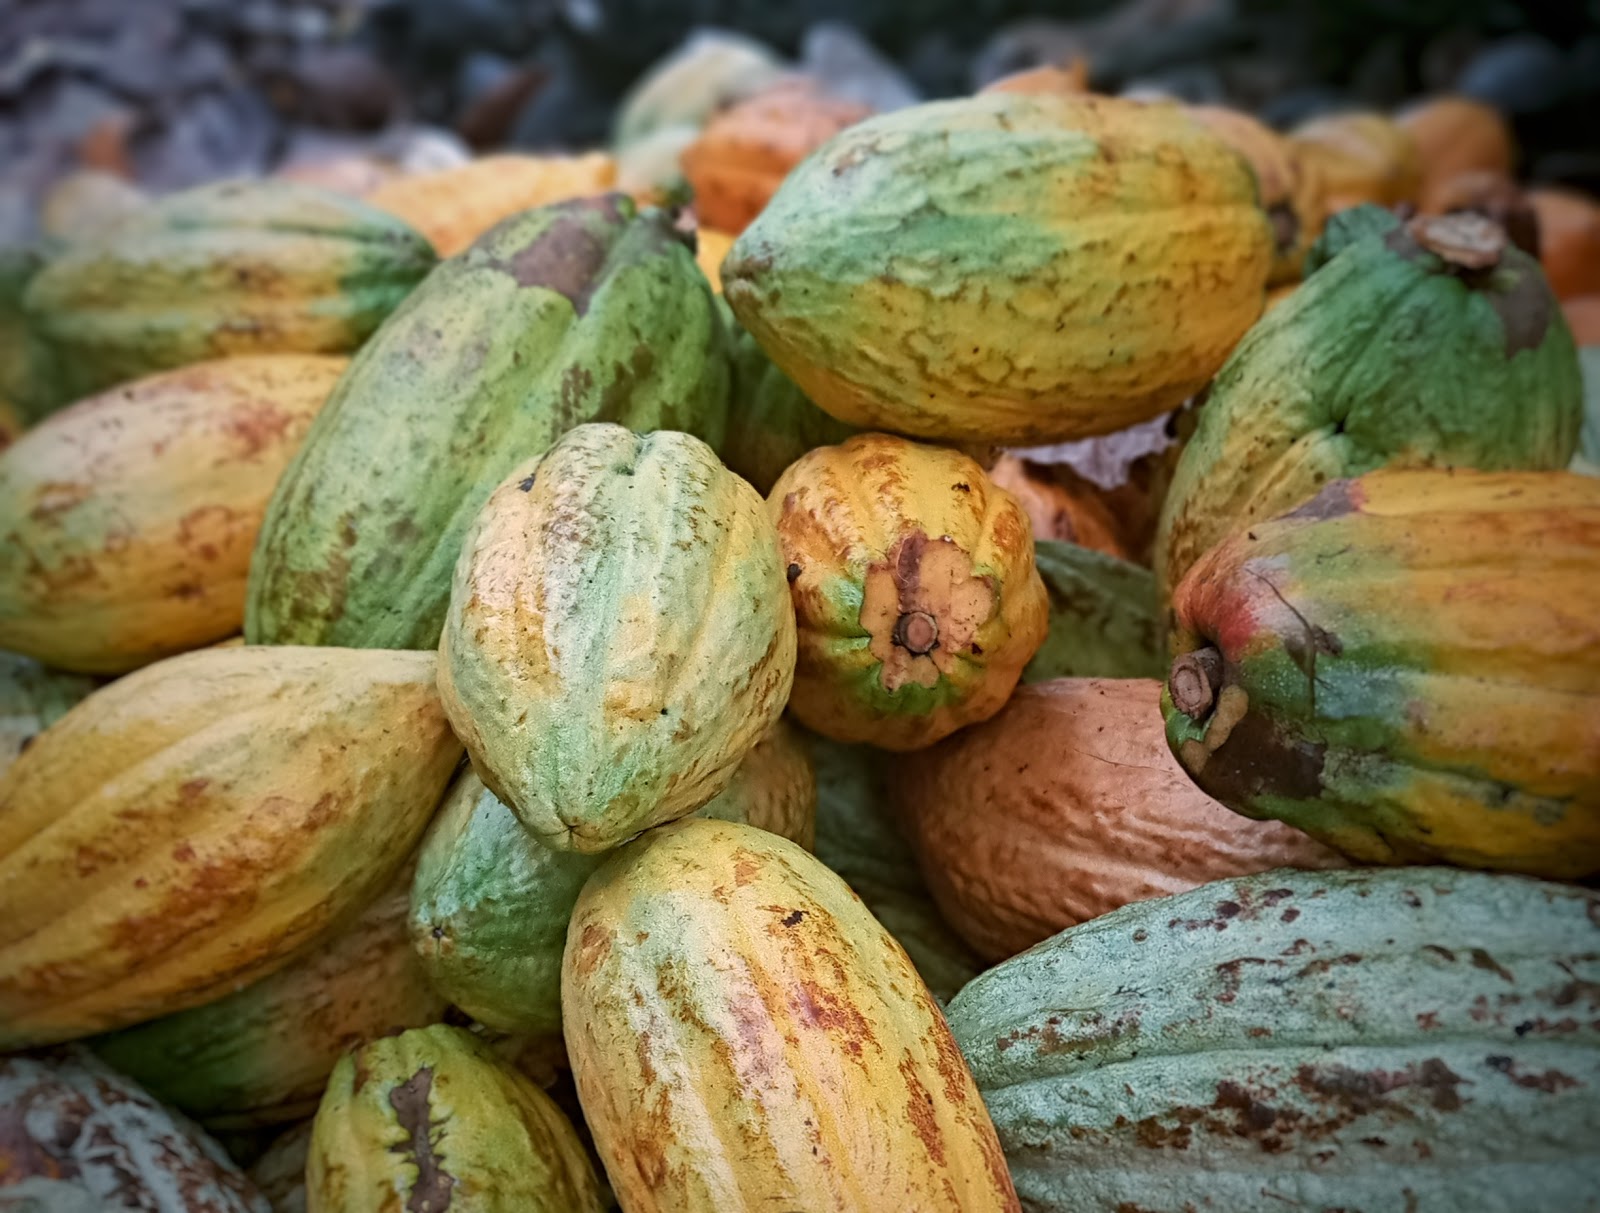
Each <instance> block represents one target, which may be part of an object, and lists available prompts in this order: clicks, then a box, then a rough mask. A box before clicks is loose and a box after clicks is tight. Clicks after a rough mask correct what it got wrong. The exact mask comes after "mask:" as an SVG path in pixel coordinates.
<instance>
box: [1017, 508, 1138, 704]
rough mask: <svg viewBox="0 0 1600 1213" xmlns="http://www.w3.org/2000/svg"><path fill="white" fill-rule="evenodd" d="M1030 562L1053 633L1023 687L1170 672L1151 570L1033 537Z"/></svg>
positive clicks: (1047, 635)
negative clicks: (1046, 600)
mask: <svg viewBox="0 0 1600 1213" xmlns="http://www.w3.org/2000/svg"><path fill="white" fill-rule="evenodd" d="M1033 562H1034V565H1035V567H1036V568H1038V570H1039V578H1040V580H1042V581H1043V582H1044V592H1045V594H1046V595H1047V596H1048V597H1049V599H1050V630H1049V631H1048V632H1046V633H1045V638H1044V643H1043V644H1042V645H1040V646H1039V651H1038V652H1037V653H1035V654H1034V655H1033V660H1031V661H1030V662H1028V664H1027V665H1026V666H1025V667H1023V670H1022V681H1023V682H1048V681H1049V680H1050V679H1052V678H1160V677H1162V676H1163V675H1165V674H1166V672H1167V671H1166V662H1165V661H1163V660H1162V639H1161V610H1160V607H1159V606H1158V604H1157V600H1156V581H1155V576H1154V574H1152V573H1151V572H1150V570H1149V569H1147V568H1144V567H1143V566H1141V565H1137V564H1134V563H1132V562H1131V561H1128V560H1121V559H1119V558H1118V557H1116V556H1112V555H1109V554H1107V553H1105V552H1097V551H1095V550H1094V549H1093V548H1084V547H1079V546H1078V545H1077V544H1075V543H1067V542H1066V541H1065V540H1061V539H1035V540H1034V541H1033Z"/></svg>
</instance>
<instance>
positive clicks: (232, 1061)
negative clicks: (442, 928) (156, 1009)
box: [90, 864, 448, 1129]
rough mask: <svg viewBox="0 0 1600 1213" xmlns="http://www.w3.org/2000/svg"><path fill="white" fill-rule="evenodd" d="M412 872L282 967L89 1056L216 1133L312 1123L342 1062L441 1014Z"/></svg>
mask: <svg viewBox="0 0 1600 1213" xmlns="http://www.w3.org/2000/svg"><path fill="white" fill-rule="evenodd" d="M412 872H413V865H411V864H407V865H406V866H405V867H404V868H403V869H402V870H401V871H400V873H399V874H398V875H397V876H396V877H395V879H394V880H393V881H392V882H391V883H390V886H389V888H388V889H386V890H385V891H384V892H383V893H381V894H380V895H379V896H378V897H377V899H376V900H375V901H373V903H372V904H371V905H369V906H368V907H367V908H366V909H365V910H364V911H362V912H361V914H360V916H359V917H358V918H356V920H355V921H354V922H352V923H351V924H350V925H348V926H347V927H345V928H344V929H343V930H342V931H339V932H337V933H335V934H334V935H333V937H332V938H330V939H329V940H328V941H327V942H326V943H323V944H322V945H320V946H319V947H317V948H316V949H315V950H314V951H312V952H309V953H307V954H306V955H305V956H303V957H301V958H300V959H299V960H296V961H294V962H292V963H291V964H289V965H288V966H287V967H286V968H282V969H279V970H278V971H277V972H276V973H273V974H272V975H271V976H269V977H264V978H262V979H261V980H260V981H258V982H255V983H253V984H251V985H248V986H245V987H244V989H242V990H239V991H237V992H236V993H233V994H229V995H228V996H227V997H226V998H222V999H219V1000H218V1001H216V1002H210V1003H206V1004H204V1005H202V1006H198V1007H193V1008H191V1009H189V1010H187V1011H179V1012H177V1013H176V1014H174V1015H166V1016H163V1017H162V1018H160V1019H153V1020H150V1021H149V1022H147V1023H142V1024H138V1025H137V1026H135V1027H132V1028H127V1029H124V1030H123V1031H121V1032H117V1033H114V1034H112V1035H110V1036H102V1037H100V1038H99V1039H97V1040H94V1041H91V1042H90V1043H91V1047H92V1048H93V1049H94V1051H95V1052H96V1053H98V1054H99V1055H100V1056H101V1057H102V1058H103V1059H105V1060H106V1061H108V1062H110V1063H111V1064H112V1065H113V1066H115V1067H116V1068H117V1069H118V1070H120V1071H122V1072H123V1073H124V1074H127V1075H128V1076H129V1077H131V1078H134V1079H136V1080H137V1081H138V1082H139V1083H140V1084H142V1085H143V1086H144V1088H145V1089H146V1090H147V1091H149V1092H150V1093H151V1094H152V1095H154V1096H155V1097H156V1098H157V1099H159V1100H161V1102H162V1103H164V1104H167V1105H169V1106H170V1107H174V1108H177V1109H179V1110H180V1111H182V1112H185V1113H187V1114H188V1115H190V1116H192V1117H194V1118H195V1119H197V1120H199V1121H201V1122H202V1123H203V1124H205V1125H206V1127H208V1128H211V1129H250V1128H255V1127H258V1126H261V1125H276V1124H283V1123H286V1122H288V1121H292V1120H298V1119H300V1118H301V1117H305V1116H310V1115H311V1114H312V1113H313V1112H315V1111H316V1110H317V1101H318V1100H319V1099H320V1098H322V1090H323V1088H324V1087H325V1086H326V1085H327V1081H328V1075H329V1073H331V1072H332V1070H333V1067H334V1064H335V1063H336V1062H337V1061H338V1060H339V1057H340V1055H341V1054H343V1053H345V1052H346V1051H348V1050H349V1049H352V1048H355V1047H356V1046H358V1045H361V1044H364V1043H366V1042H367V1041H368V1040H372V1039H374V1038H375V1037H378V1036H382V1035H384V1034H386V1033H389V1032H396V1031H400V1030H402V1029H404V1028H417V1027H422V1026H424V1025H426V1024H430V1023H435V1022H437V1021H438V1020H440V1019H442V1018H443V1017H444V1013H445V1010H446V1009H447V1007H448V1003H447V1002H446V1000H445V999H444V998H443V997H441V995H440V994H439V993H437V992H436V991H435V990H434V989H433V987H432V986H431V985H430V984H429V982H428V978H427V975H426V974H425V973H424V971H423V967H422V962H421V961H420V960H419V959H418V958H417V956H416V954H415V953H414V952H413V951H412V949H411V941H410V938H409V936H408V934H407V931H406V914H407V911H408V910H409V908H410V902H411V878H412Z"/></svg>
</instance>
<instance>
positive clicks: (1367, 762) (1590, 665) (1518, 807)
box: [1163, 471, 1600, 877]
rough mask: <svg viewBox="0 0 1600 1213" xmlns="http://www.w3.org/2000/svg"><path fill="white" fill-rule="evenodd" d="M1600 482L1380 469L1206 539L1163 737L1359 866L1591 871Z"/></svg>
mask: <svg viewBox="0 0 1600 1213" xmlns="http://www.w3.org/2000/svg"><path fill="white" fill-rule="evenodd" d="M1597 584H1600V480H1596V479H1594V478H1593V477H1588V476H1579V475H1574V474H1571V473H1567V472H1528V473H1510V472H1506V473H1487V472H1454V473H1452V472H1445V471H1409V472H1374V473H1372V474H1370V475H1368V476H1364V477H1362V478H1361V479H1359V480H1354V481H1338V482H1336V483H1334V484H1331V485H1329V486H1328V488H1327V489H1325V490H1324V491H1323V492H1322V493H1321V494H1319V495H1318V496H1317V497H1315V498H1313V499H1312V500H1311V501H1310V502H1308V503H1306V505H1304V506H1302V507H1301V508H1300V509H1298V510H1295V511H1294V512H1293V513H1291V514H1286V515H1284V516H1283V517H1281V518H1277V519H1273V520H1271V521H1268V522H1261V523H1256V524H1254V525H1252V526H1251V528H1250V530H1249V531H1248V532H1241V533H1239V534H1236V535H1234V536H1233V537H1232V538H1231V539H1229V540H1227V541H1226V542H1225V543H1223V544H1221V545H1220V546H1218V547H1217V548H1215V549H1213V550H1212V551H1211V552H1209V553H1207V554H1206V556H1205V557H1203V558H1202V559H1201V561H1200V562H1199V563H1198V564H1196V565H1195V567H1194V568H1193V569H1192V570H1190V572H1189V575H1188V577H1186V578H1185V579H1184V581H1183V582H1182V584H1181V585H1180V586H1179V587H1178V591H1177V593H1176V595H1175V596H1174V599H1173V608H1174V613H1175V615H1176V618H1177V624H1178V631H1177V635H1176V639H1175V643H1174V652H1175V653H1176V654H1177V655H1178V660H1177V662H1176V663H1175V664H1174V666H1173V670H1172V675H1171V677H1170V678H1169V681H1168V694H1167V696H1166V698H1165V699H1164V700H1163V707H1164V709H1165V711H1166V718H1167V739H1168V741H1169V743H1170V744H1171V746H1172V748H1173V750H1174V751H1175V752H1176V753H1177V755H1178V758H1179V760H1180V761H1181V762H1182V763H1183V765H1184V767H1185V768H1186V769H1187V770H1188V771H1189V773H1190V774H1191V775H1192V776H1193V777H1194V779H1195V781H1196V782H1197V783H1199V784H1200V786H1201V787H1203V788H1204V789H1205V790H1206V791H1207V792H1209V793H1210V794H1211V795H1212V796H1215V797H1216V798H1217V799H1218V800H1220V801H1222V802H1223V803H1224V804H1226V805H1228V806H1229V807H1230V808H1233V809H1236V810H1238V811H1239V812H1242V813H1247V814H1249V815H1251V816H1253V817H1276V818H1279V819H1280V820H1282V821H1286V822H1288V823H1289V824H1291V825H1294V826H1298V827H1299V828H1300V829H1303V830H1305V831H1306V832H1307V833H1309V834H1312V835H1314V836H1316V837H1317V838H1320V839H1322V840H1323V841H1325V842H1327V843H1329V844H1331V845H1333V846H1335V847H1338V848H1339V849H1340V850H1342V851H1344V852H1346V853H1347V854H1349V855H1352V856H1354V857H1355V858H1357V859H1361V860H1364V861H1366V862H1369V863H1417V862H1429V861H1436V860H1437V861H1443V862H1447V863H1453V864H1459V865H1462V866H1468V867H1482V868H1501V869H1506V870H1510V871H1517V872H1526V873H1529V874H1530V875H1537V876H1552V877H1581V876H1585V875H1588V874H1591V873H1594V872H1596V871H1600V600H1597V599H1596V596H1595V593H1594V589H1595V586H1596V585H1597Z"/></svg>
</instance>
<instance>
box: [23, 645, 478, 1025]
mask: <svg viewBox="0 0 1600 1213" xmlns="http://www.w3.org/2000/svg"><path fill="white" fill-rule="evenodd" d="M460 754H461V746H460V743H459V742H457V741H456V739H455V737H454V736H453V735H452V734H451V732H450V729H449V725H448V723H447V722H446V720H445V717H444V710H443V708H442V707H441V705H440V703H439V697H438V694H437V692H436V691H435V689H434V680H433V661H432V659H431V655H430V654H421V653H396V652H362V651H356V650H338V649H300V648H283V649H266V648H259V647H257V648H250V647H244V648H218V649H205V650H201V651H200V652H197V653H188V654H185V655H184V656H182V657H173V658H170V659H168V660H167V661H163V662H159V663H157V664H156V665H153V666H149V667H147V668H146V669H143V670H140V671H138V672H137V673H134V674H129V675H128V676H126V677H124V678H120V679H118V680H117V681H116V682H114V683H112V684H111V685H110V686H108V687H105V688H103V689H102V690H99V691H96V692H95V693H94V694H93V695H91V696H89V697H88V698H87V699H85V700H84V701H83V702H82V703H80V704H78V706H77V707H75V708H73V709H72V711H70V712H68V713H67V714H66V715H65V716H64V717H62V718H61V719H60V720H59V721H57V722H56V723H55V724H54V725H52V726H51V727H50V728H49V729H48V730H47V731H46V732H44V733H43V734H41V735H40V736H39V737H38V738H37V739H35V741H34V743H33V744H32V745H31V746H29V747H28V749H27V751H26V752H25V753H24V754H23V755H22V757H21V758H19V759H17V761H16V762H15V763H14V764H13V765H12V767H11V769H10V770H9V771H8V772H7V773H6V776H5V779H4V781H3V782H0V1048H17V1047H24V1046H27V1045H32V1044H43V1043H47V1042H50V1041H55V1040H64V1039H67V1038H70V1037H73V1036H82V1035H87V1034H89V1033H91V1032H99V1031H107V1030H110V1029H113V1028H120V1027H126V1026H128V1025H129V1024H132V1023H137V1022H139V1021H140V1020H144V1019H151V1018H154V1017H155V1016H157V1015H164V1014H168V1013H170V1012H173V1011H179V1010H183V1009H184V1008H186V1007H192V1006H197V1005H199V1004H201V1003H204V1002H208V1001H210V1000H212V999H215V998H218V997H221V996H222V995H224V994H227V993H229V992H231V991H233V990H235V989H237V988H238V987H239V986H240V985H241V984H242V983H246V982H250V981H253V980H255V979H257V978H260V977H264V976H266V975H267V974H268V973H270V972H272V971H273V970H275V969H278V968H281V967H282V966H283V965H284V964H285V963H287V962H288V961H289V960H290V959H291V958H292V957H293V956H294V955H295V954H296V953H297V952H299V951H300V949H302V948H304V947H306V946H309V945H312V944H313V943H314V942H315V941H316V940H317V939H318V938H319V937H321V936H322V935H324V933H325V932H327V931H329V930H330V929H333V928H335V927H337V926H338V925H339V924H340V922H341V920H342V919H343V918H344V917H345V915H347V914H351V913H358V912H359V909H360V907H361V906H363V905H365V904H366V903H368V902H369V901H371V899H372V898H373V897H375V896H376V895H377V893H378V892H379V890H380V889H382V888H383V886H384V885H385V884H386V883H388V881H389V880H390V879H391V878H392V877H393V876H394V875H395V873H396V872H397V871H398V870H399V869H400V867H401V866H402V865H403V864H404V863H405V860H406V858H407V856H409V855H410V854H411V853H412V851H413V850H414V849H415V847H416V844H417V841H418V840H419V839H420V837H421V835H422V832H423V828H424V827H425V826H426V825H427V822H428V818H429V816H430V815H431V814H432V812H433V809H434V806H435V805H436V804H437V803H438V800H439V796H440V794H441V793H442V791H443V790H444V786H445V783H446V781H447V780H448V779H449V776H450V772H451V770H452V769H453V768H454V766H455V764H456V762H457V760H458V759H459V757H460Z"/></svg>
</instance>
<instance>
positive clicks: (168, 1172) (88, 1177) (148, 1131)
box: [0, 1046, 269, 1213]
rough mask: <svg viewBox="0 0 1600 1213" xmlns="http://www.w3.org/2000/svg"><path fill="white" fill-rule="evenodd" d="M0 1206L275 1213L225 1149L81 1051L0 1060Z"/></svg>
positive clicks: (74, 1212)
mask: <svg viewBox="0 0 1600 1213" xmlns="http://www.w3.org/2000/svg"><path fill="white" fill-rule="evenodd" d="M0 1209H5V1210H6V1211H7V1213H124V1211H126V1213H269V1206H268V1205H267V1202H266V1199H265V1198H264V1197H263V1196H262V1195H261V1193H260V1192H258V1191H257V1190H256V1188H255V1186H254V1185H253V1184H252V1183H251V1182H250V1181H249V1180H248V1179H246V1178H245V1177H244V1175H243V1174H241V1173H240V1171H239V1169H238V1168H237V1167H236V1166H234V1165H233V1163H231V1162H230V1161H228V1156H227V1155H226V1154H224V1153H223V1151H222V1147H221V1146H219V1145H218V1144H217V1143H216V1142H215V1141H212V1140H211V1139H210V1138H209V1137H207V1136H206V1135H205V1134H204V1133H202V1132H200V1130H198V1129H196V1128H195V1127H194V1126H193V1125H191V1124H190V1123H189V1122H188V1121H186V1120H184V1119H183V1118H182V1117H181V1116H178V1115H176V1114H175V1113H172V1112H169V1111H168V1110H167V1109H166V1108H163V1107H162V1106H161V1105H160V1104H158V1103H157V1102H156V1101H155V1100H154V1099H152V1098H151V1097H150V1096H149V1095H148V1094H147V1093H146V1092H144V1091H141V1090H140V1089H139V1088H138V1087H137V1086H135V1085H134V1084H133V1083H131V1082H129V1081H128V1080H127V1079H126V1078H124V1077H123V1076H122V1075H120V1074H118V1073H116V1072H115V1071H113V1070H111V1069H110V1068H108V1067H107V1066H106V1065H105V1063H104V1062H101V1061H99V1060H98V1059H97V1058H95V1056H94V1055H93V1054H92V1053H89V1052H87V1051H86V1050H84V1049H82V1048H79V1047H76V1046H69V1047H66V1048H61V1049H51V1050H48V1051H46V1052H43V1053H40V1054H37V1055H34V1056H29V1055H27V1054H16V1055H14V1056H11V1057H0Z"/></svg>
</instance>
